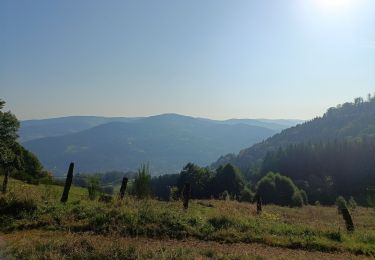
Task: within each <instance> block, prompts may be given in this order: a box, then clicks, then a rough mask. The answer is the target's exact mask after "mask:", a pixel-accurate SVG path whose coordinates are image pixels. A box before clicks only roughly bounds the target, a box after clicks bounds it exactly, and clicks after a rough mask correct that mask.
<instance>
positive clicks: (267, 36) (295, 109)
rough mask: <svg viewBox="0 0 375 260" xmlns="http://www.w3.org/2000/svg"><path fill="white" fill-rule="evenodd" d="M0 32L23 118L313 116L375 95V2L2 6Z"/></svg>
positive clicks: (0, 80)
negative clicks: (179, 115) (360, 97)
mask: <svg viewBox="0 0 375 260" xmlns="http://www.w3.org/2000/svg"><path fill="white" fill-rule="evenodd" d="M0 32H1V36H0V97H2V98H3V99H5V100H6V101H7V103H8V104H7V108H8V109H11V110H12V111H13V112H14V113H15V114H16V115H17V116H18V117H19V118H20V119H31V118H47V117H56V116H66V115H103V116H141V115H154V114H160V113H169V112H173V113H180V114H185V115H192V116H200V117H208V118H214V119H226V118H300V119H310V118H313V117H315V116H317V115H321V114H322V113H323V112H324V111H325V110H326V109H327V108H328V107H330V106H334V105H336V104H339V103H343V102H346V101H351V100H352V99H353V98H355V97H357V96H365V95H366V94H367V93H370V92H371V93H374V92H375V1H373V0H257V1H255V0H230V1H229V0H203V1H202V0H189V1H175V0H155V1H154V0H152V1H151V0H148V1H143V0H133V1H92V0H90V1H89V0H87V1H81V0H74V1H73V0H72V1H50V0H46V1H38V0H35V1H26V0H25V1H17V0H10V1H7V0H3V1H1V2H0Z"/></svg>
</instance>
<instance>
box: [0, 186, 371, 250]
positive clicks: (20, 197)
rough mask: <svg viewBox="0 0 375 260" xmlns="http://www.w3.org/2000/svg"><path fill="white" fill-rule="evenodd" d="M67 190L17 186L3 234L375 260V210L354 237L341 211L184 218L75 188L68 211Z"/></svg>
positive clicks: (200, 209)
mask: <svg viewBox="0 0 375 260" xmlns="http://www.w3.org/2000/svg"><path fill="white" fill-rule="evenodd" d="M0 181H1V179H0ZM62 190H63V187H60V186H48V185H47V186H45V185H39V186H34V185H28V184H24V183H22V182H19V181H15V180H11V181H10V189H9V193H8V194H7V195H6V196H3V195H1V197H0V200H1V203H2V205H5V206H6V207H8V206H9V207H10V209H12V208H11V207H14V208H15V209H17V210H15V211H7V212H3V214H2V215H0V229H1V230H2V232H5V233H6V234H8V235H7V236H9V239H10V240H12V239H13V240H12V241H15V240H16V237H13V238H12V234H17V232H19V231H23V234H24V236H27V234H28V232H31V231H32V230H34V231H35V230H40V231H41V232H47V231H51V232H52V234H53V232H55V233H56V234H72V233H73V234H72V236H73V235H74V234H76V235H77V236H78V237H79V236H91V235H95V236H106V237H107V236H110V237H111V236H113V237H121V238H127V239H130V238H132V239H146V238H148V239H155V240H160V239H161V240H166V239H167V240H168V239H176V240H179V241H184V240H193V241H201V242H202V243H206V242H207V241H214V242H219V243H229V244H237V243H245V244H250V243H258V244H263V245H267V246H273V247H279V248H284V249H286V248H290V249H303V250H308V251H320V252H335V253H342V252H344V253H345V252H347V253H355V254H364V255H375V243H374V242H375V211H374V210H373V209H367V208H361V207H358V208H357V209H355V210H354V211H353V212H352V215H353V219H354V223H355V226H356V230H355V232H353V233H348V232H346V230H345V224H344V223H343V220H342V219H341V216H340V215H339V214H338V213H337V209H336V208H335V207H322V206H305V207H303V208H287V207H279V206H273V205H270V206H264V207H263V213H262V214H261V215H258V214H256V209H255V205H253V204H249V203H239V202H236V201H219V200H206V201H202V200H200V201H192V203H190V207H189V209H188V210H186V211H185V210H184V209H183V207H182V203H181V202H179V201H175V202H162V201H157V200H152V199H150V200H137V199H135V198H133V197H129V196H127V197H126V198H125V199H124V200H123V201H118V200H117V199H114V200H113V202H111V203H101V202H98V201H91V200H89V199H88V192H87V190H86V189H82V188H77V187H73V188H72V189H71V193H70V195H69V200H68V202H67V203H66V204H63V203H60V196H61V193H62ZM34 231H33V232H34ZM50 234H51V233H50ZM15 236H16V235H15ZM52 236H53V235H52ZM63 236H65V235H63ZM78 237H77V239H78ZM93 243H94V242H93ZM94 244H95V243H94ZM34 246H37V245H36V244H35V245H34ZM51 246H53V247H58V246H59V244H58V243H57V244H53V245H51ZM32 247H33V246H32V245H30V250H31V251H32ZM12 250H13V251H12V252H13V253H16V252H18V251H17V250H21V248H19V247H18V246H17V243H14V244H12ZM54 250H55V249H54ZM56 250H57V251H58V250H60V249H56ZM95 250H96V249H95ZM98 250H99V249H98ZM31 251H30V252H31ZM39 253H40V252H39ZM39 253H36V254H39ZM30 254H31V253H30ZM194 254H195V253H194ZM194 254H193V255H194Z"/></svg>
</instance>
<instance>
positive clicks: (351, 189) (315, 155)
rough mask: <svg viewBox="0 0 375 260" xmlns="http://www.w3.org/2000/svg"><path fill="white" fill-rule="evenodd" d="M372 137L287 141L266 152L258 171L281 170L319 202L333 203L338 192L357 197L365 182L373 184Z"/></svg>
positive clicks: (360, 193)
mask: <svg viewBox="0 0 375 260" xmlns="http://www.w3.org/2000/svg"><path fill="white" fill-rule="evenodd" d="M374 131H375V127H374ZM374 133H375V132H374ZM374 137H375V135H374ZM374 137H363V138H357V139H356V140H352V141H333V142H320V143H318V144H313V143H307V144H306V143H304V144H298V145H290V146H288V147H286V148H284V149H279V150H278V151H277V152H272V153H269V154H268V155H267V156H266V158H265V159H264V162H263V164H262V174H265V173H266V172H268V171H278V172H282V173H283V174H285V175H286V176H288V177H290V178H291V179H293V180H298V182H299V184H298V185H300V184H301V187H302V188H303V189H304V190H305V191H306V192H307V194H308V195H309V198H310V199H312V200H313V201H314V200H319V201H321V202H322V203H323V204H333V203H334V201H333V199H334V198H335V197H337V196H338V195H339V194H342V195H344V196H345V197H349V196H357V197H361V196H363V195H362V194H363V191H364V190H365V189H366V188H367V187H368V185H373V184H375V179H374V178H373V172H374V170H375V161H374V160H373V158H372V157H373V156H372V155H373V151H374V150H375V138H374ZM362 203H364V201H363V199H362Z"/></svg>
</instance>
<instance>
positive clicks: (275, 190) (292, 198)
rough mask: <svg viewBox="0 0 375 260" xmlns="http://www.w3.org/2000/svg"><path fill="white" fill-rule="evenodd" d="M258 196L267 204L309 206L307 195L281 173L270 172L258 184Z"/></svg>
mask: <svg viewBox="0 0 375 260" xmlns="http://www.w3.org/2000/svg"><path fill="white" fill-rule="evenodd" d="M256 196H260V197H261V199H262V202H263V203H265V204H276V205H281V206H292V207H293V206H295V207H301V206H303V205H305V204H307V195H306V192H305V191H304V190H300V189H298V188H297V186H296V185H295V184H294V183H293V181H292V180H291V179H290V178H288V177H286V176H282V175H281V174H279V173H273V172H269V173H268V174H267V175H266V176H264V177H263V178H262V179H260V181H259V182H258V184H257V193H256Z"/></svg>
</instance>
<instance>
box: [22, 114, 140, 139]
mask: <svg viewBox="0 0 375 260" xmlns="http://www.w3.org/2000/svg"><path fill="white" fill-rule="evenodd" d="M136 119H137V118H126V117H97V116H69V117H60V118H50V119H40V120H25V121H22V122H21V128H20V130H19V136H20V138H19V141H20V142H21V143H22V142H27V141H30V140H34V139H39V138H44V137H51V136H60V135H66V134H71V133H76V132H79V131H83V130H86V129H89V128H91V127H95V126H98V125H101V124H105V123H109V122H114V121H120V122H129V121H131V120H136Z"/></svg>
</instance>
